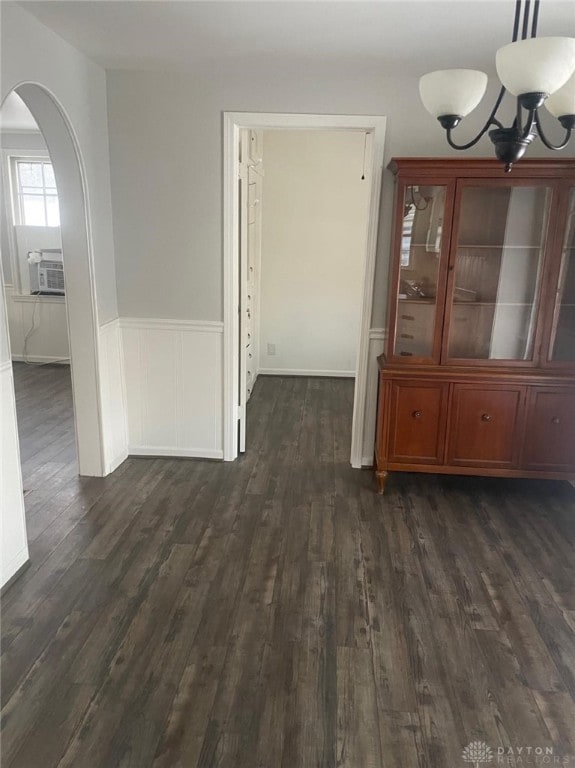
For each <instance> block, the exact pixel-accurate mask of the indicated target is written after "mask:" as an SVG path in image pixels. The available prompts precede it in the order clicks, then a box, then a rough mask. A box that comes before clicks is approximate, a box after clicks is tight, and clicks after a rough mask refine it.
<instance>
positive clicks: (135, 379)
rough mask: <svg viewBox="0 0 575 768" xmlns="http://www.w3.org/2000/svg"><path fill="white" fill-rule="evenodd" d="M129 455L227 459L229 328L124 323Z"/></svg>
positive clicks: (185, 323) (202, 324)
mask: <svg viewBox="0 0 575 768" xmlns="http://www.w3.org/2000/svg"><path fill="white" fill-rule="evenodd" d="M120 324H121V329H122V345H123V349H124V370H125V380H126V398H127V413H128V436H129V440H128V443H129V448H128V450H129V453H130V454H131V455H134V456H195V457H200V458H210V459H222V458H223V434H222V355H223V350H222V342H223V323H218V322H210V321H198V322H188V321H183V320H150V319H140V318H122V319H121V320H120Z"/></svg>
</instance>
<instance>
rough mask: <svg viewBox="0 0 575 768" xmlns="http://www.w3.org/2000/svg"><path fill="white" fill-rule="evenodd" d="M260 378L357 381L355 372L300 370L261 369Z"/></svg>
mask: <svg viewBox="0 0 575 768" xmlns="http://www.w3.org/2000/svg"><path fill="white" fill-rule="evenodd" d="M258 375H259V376H318V377H321V376H324V377H326V378H330V379H333V378H342V379H355V371H304V370H301V369H299V368H260V369H259V371H258Z"/></svg>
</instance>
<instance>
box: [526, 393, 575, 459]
mask: <svg viewBox="0 0 575 768" xmlns="http://www.w3.org/2000/svg"><path fill="white" fill-rule="evenodd" d="M522 463H523V466H524V467H526V468H528V469H542V470H545V469H548V470H553V471H557V472H561V471H567V470H571V471H573V470H575V389H563V390H558V389H545V388H543V387H533V388H531V389H530V391H529V403H528V408H527V426H526V431H525V443H524V448H523V462H522Z"/></svg>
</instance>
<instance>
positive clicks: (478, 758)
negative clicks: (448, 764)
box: [461, 741, 575, 768]
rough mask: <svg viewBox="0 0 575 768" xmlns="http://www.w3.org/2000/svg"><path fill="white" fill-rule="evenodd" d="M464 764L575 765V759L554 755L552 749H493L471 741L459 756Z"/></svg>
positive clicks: (527, 747) (479, 767) (477, 766)
mask: <svg viewBox="0 0 575 768" xmlns="http://www.w3.org/2000/svg"><path fill="white" fill-rule="evenodd" d="M461 757H462V758H463V761H464V762H465V763H471V764H472V765H473V766H474V768H481V767H482V766H483V765H485V764H487V763H495V764H496V765H507V766H531V765H572V766H573V765H575V759H573V756H571V757H570V756H569V755H556V754H555V752H554V750H553V747H533V746H515V747H495V748H492V747H490V746H488V745H487V744H486V743H485V742H484V741H472V742H471V743H469V744H468V745H467V746H466V747H465V749H464V750H463V753H462V755H461Z"/></svg>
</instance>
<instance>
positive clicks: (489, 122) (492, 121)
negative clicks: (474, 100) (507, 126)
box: [446, 85, 505, 150]
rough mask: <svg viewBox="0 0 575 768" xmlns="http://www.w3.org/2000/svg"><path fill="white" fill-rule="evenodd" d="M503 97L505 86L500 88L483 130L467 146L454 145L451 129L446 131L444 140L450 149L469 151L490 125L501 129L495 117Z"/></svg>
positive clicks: (501, 126)
mask: <svg viewBox="0 0 575 768" xmlns="http://www.w3.org/2000/svg"><path fill="white" fill-rule="evenodd" d="M504 96H505V86H503V85H502V86H501V90H500V91H499V96H498V97H497V100H496V102H495V104H494V106H493V109H492V110H491V114H490V115H489V117H488V118H487V122H486V123H485V125H484V126H483V128H482V129H481V130H480V131H479V133H478V134H477V136H476V137H475V138H474V139H471V141H468V142H467V144H456V143H455V142H454V141H453V139H452V138H451V131H452V129H451V128H447V129H446V138H447V143H448V144H449V146H450V147H453V149H463V150H465V149H470V148H471V147H474V146H475V145H476V144H477V142H478V141H479V140H480V139H482V138H483V136H485V134H486V133H487V131H488V130H489V129H490V128H491V126H492V125H496V126H497V127H498V128H503V125H502V123H500V122H499V120H497V119H496V117H495V115H496V114H497V110H498V109H499V107H500V105H501V102H502V101H503V97H504Z"/></svg>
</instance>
